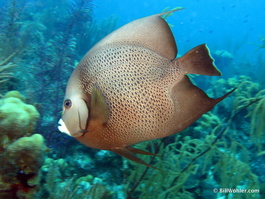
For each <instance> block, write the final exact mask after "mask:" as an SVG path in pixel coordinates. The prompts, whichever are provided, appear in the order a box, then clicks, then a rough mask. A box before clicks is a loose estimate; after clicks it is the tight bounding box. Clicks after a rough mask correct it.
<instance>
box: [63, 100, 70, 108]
mask: <svg viewBox="0 0 265 199" xmlns="http://www.w3.org/2000/svg"><path fill="white" fill-rule="evenodd" d="M71 106H72V101H71V100H69V99H67V100H65V101H64V107H65V108H70V107H71Z"/></svg>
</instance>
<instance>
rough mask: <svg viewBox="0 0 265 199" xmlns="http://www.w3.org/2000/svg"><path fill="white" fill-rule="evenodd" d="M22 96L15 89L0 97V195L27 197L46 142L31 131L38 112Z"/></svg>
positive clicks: (35, 184) (35, 178) (35, 180)
mask: <svg viewBox="0 0 265 199" xmlns="http://www.w3.org/2000/svg"><path fill="white" fill-rule="evenodd" d="M23 100H24V96H22V94H21V93H19V92H18V91H10V92H7V93H6V94H5V95H4V96H3V97H2V99H0V103H1V106H0V141H1V143H0V144H1V145H0V147H1V153H0V161H1V169H0V174H1V175H0V188H1V189H0V190H1V191H0V198H3V197H5V198H28V197H30V195H31V194H32V193H33V192H35V191H36V190H37V185H38V184H39V180H38V171H39V169H40V167H41V166H42V164H43V162H44V154H45V151H46V146H45V143H44V138H43V136H42V135H40V134H33V133H34V130H35V127H36V124H37V121H38V119H39V117H40V114H39V113H38V111H37V110H36V108H35V107H34V106H32V105H29V104H26V103H25V102H24V101H23ZM32 134H33V135H32Z"/></svg>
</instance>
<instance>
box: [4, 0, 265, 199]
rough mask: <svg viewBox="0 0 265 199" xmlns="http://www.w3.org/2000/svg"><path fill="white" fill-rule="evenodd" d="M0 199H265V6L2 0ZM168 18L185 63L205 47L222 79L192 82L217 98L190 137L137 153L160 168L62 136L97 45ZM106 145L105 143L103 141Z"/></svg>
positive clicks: (218, 1)
mask: <svg viewBox="0 0 265 199" xmlns="http://www.w3.org/2000/svg"><path fill="white" fill-rule="evenodd" d="M0 4H1V5H0V16H1V19H0V95H1V98H0V101H1V102H0V161H1V169H0V199H2V198H3V199H4V198H19V199H20V198H38V199H39V198H41V199H46V198H50V199H53V198H56V199H58V198H62V199H65V198H73V199H78V198H99V199H100V198H102V199H103V198H107V199H108V198H110V199H111V198H120V199H123V198H127V199H131V198H133V199H136V198H140V199H146V198H159V199H167V198H200V199H202V198H207V199H208V198H220V199H221V198H264V197H265V188H264V187H265V186H264V183H265V175H264V174H265V172H264V154H265V142H264V140H265V139H264V138H265V98H264V97H265V96H264V95H265V88H264V84H265V79H264V74H265V26H264V19H265V3H264V1H262V0H256V1H248V0H241V1H239V0H234V1H229V0H215V1H206V0H193V1H191V0H185V1H184V0H179V1H170V0H163V1H159V0H148V1H139V0H138V1H137V0H131V1H121V0H112V1H103V0H94V1H93V0H58V1H53V0H46V1H44V0H0ZM175 7H183V8H185V9H183V10H180V11H177V12H175V13H174V14H173V15H171V16H169V17H168V18H166V21H167V22H168V23H169V24H170V27H171V30H172V32H173V34H174V36H175V39H176V43H177V47H178V56H182V55H184V54H185V53H186V52H187V51H189V50H190V49H192V48H193V47H195V46H198V45H200V44H204V43H206V44H207V46H208V47H209V49H210V52H211V55H212V57H213V58H214V59H215V64H216V66H217V67H218V68H219V69H220V71H221V72H222V74H223V76H222V77H205V76H197V75H189V77H190V79H191V80H192V81H193V82H194V84H195V85H197V86H198V87H200V88H202V89H203V90H204V91H205V92H206V93H207V94H208V95H209V96H210V97H213V98H217V97H221V96H223V95H224V94H225V93H227V92H229V91H231V90H232V89H234V88H237V90H235V91H234V92H233V93H232V94H231V95H230V96H229V97H227V98H226V99H225V100H223V101H222V102H221V103H219V104H217V105H216V106H215V108H214V109H213V110H211V111H210V112H208V113H206V114H204V115H203V116H202V117H201V118H200V119H198V121H196V122H195V123H194V124H192V125H191V126H190V127H188V128H187V129H185V130H183V131H182V132H179V133H178V134H176V135H172V136H170V137H167V138H163V139H157V140H154V141H147V142H143V143H140V144H137V145H136V146H135V147H136V148H139V149H142V150H145V151H149V152H152V153H156V154H158V155H159V156H145V155H143V154H139V155H137V156H138V157H139V158H141V159H143V160H144V161H145V162H147V163H148V164H150V165H152V166H154V167H155V168H158V169H153V168H150V167H146V166H143V165H140V164H137V163H135V162H132V161H130V160H127V159H125V158H123V157H120V156H118V155H116V154H114V153H113V152H110V151H105V150H98V149H92V148H90V147H87V146H85V145H82V144H81V143H79V142H77V141H76V140H75V139H74V138H72V137H70V136H68V135H66V134H62V133H61V132H60V131H59V130H58V120H59V119H60V118H61V116H62V103H63V100H64V94H65V89H66V86H67V82H68V79H69V77H70V75H71V73H72V71H73V70H74V68H75V67H76V65H77V64H78V63H79V61H80V60H81V59H82V57H83V56H84V55H85V53H86V52H87V51H88V50H89V49H90V48H92V47H93V45H95V44H96V43H97V42H98V41H99V40H100V39H102V38H103V37H105V36H106V35H107V34H109V33H110V32H112V31H113V30H115V29H117V28H119V27H121V26H122V25H125V24H127V23H129V22H131V21H133V20H135V19H138V18H141V17H146V16H149V15H153V14H157V13H160V12H162V11H163V10H164V9H165V8H167V10H171V9H174V8H175ZM105 139H108V138H105Z"/></svg>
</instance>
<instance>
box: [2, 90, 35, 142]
mask: <svg viewBox="0 0 265 199" xmlns="http://www.w3.org/2000/svg"><path fill="white" fill-rule="evenodd" d="M21 99H23V97H22V95H21V94H19V93H18V92H17V91H11V92H8V93H7V94H6V95H5V96H4V97H3V98H2V99H0V139H1V140H6V139H7V138H8V139H9V140H15V139H18V138H19V137H22V136H25V135H31V134H32V133H33V131H34V129H35V126H36V123H37V121H38V119H39V117H40V114H39V112H38V111H37V109H36V108H35V107H34V106H32V105H30V104H26V103H25V102H23V101H22V100H21ZM2 147H3V146H2Z"/></svg>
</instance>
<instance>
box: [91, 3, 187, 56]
mask: <svg viewBox="0 0 265 199" xmlns="http://www.w3.org/2000/svg"><path fill="white" fill-rule="evenodd" d="M181 9H182V8H179V9H176V10H172V11H169V12H164V13H160V14H156V15H151V16H149V17H144V18H141V19H137V20H135V21H132V22H130V23H128V24H126V25H124V26H122V27H121V28H119V29H117V30H115V31H114V32H112V33H111V34H109V35H108V36H106V37H105V38H104V39H102V40H101V41H100V42H99V43H98V44H97V45H96V46H95V47H101V46H104V45H107V44H112V43H121V44H124V43H129V44H138V45H141V46H143V47H146V48H149V49H150V50H152V51H154V52H157V53H158V54H160V55H161V56H163V57H166V58H168V59H170V60H172V59H174V58H175V57H176V54H177V46H176V42H175V39H174V36H173V34H172V32H171V30H170V28H169V26H168V24H167V22H166V21H165V20H164V19H163V18H162V17H161V16H162V15H165V14H168V13H171V12H175V11H177V10H181Z"/></svg>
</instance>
